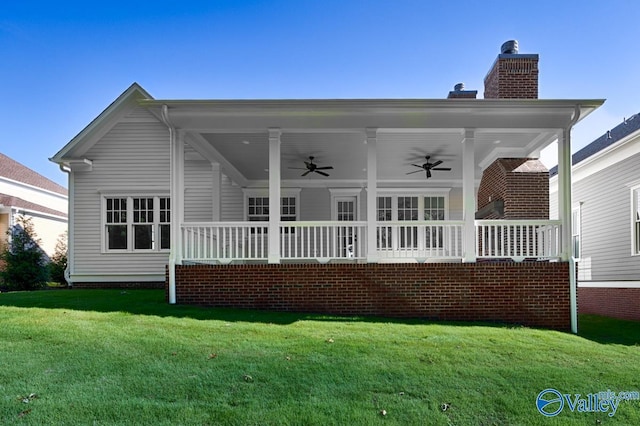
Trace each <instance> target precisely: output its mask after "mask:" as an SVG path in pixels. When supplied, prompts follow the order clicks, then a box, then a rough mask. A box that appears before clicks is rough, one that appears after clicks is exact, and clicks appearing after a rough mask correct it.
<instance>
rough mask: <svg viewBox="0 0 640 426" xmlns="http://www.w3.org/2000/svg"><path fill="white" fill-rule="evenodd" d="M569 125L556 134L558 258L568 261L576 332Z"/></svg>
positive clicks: (573, 323) (571, 303) (570, 294)
mask: <svg viewBox="0 0 640 426" xmlns="http://www.w3.org/2000/svg"><path fill="white" fill-rule="evenodd" d="M571 204H572V203H571V127H568V128H566V129H562V132H561V133H559V134H558V218H559V219H560V221H561V228H560V260H562V261H565V262H568V263H569V300H570V310H571V331H572V332H573V333H577V332H578V300H577V299H578V297H577V296H578V288H577V287H578V284H577V280H576V262H575V260H574V258H573V248H572V244H571V219H572V217H571V216H572V215H571V208H572V205H571Z"/></svg>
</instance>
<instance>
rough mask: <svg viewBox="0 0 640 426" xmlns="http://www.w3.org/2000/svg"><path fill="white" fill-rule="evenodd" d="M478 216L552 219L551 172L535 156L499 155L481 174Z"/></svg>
mask: <svg viewBox="0 0 640 426" xmlns="http://www.w3.org/2000/svg"><path fill="white" fill-rule="evenodd" d="M477 202H478V208H479V210H478V211H477V212H476V219H544V220H547V219H549V171H548V170H547V168H546V167H545V166H544V164H542V163H541V162H540V160H537V159H534V158H499V159H497V160H496V161H494V162H493V163H492V164H491V165H490V166H489V167H487V168H486V169H485V170H484V172H483V173H482V180H481V181H480V186H479V187H478V195H477Z"/></svg>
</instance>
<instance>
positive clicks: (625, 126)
mask: <svg viewBox="0 0 640 426" xmlns="http://www.w3.org/2000/svg"><path fill="white" fill-rule="evenodd" d="M638 130H640V113H638V114H634V115H632V116H631V117H629V118H627V119H625V120H624V121H623V122H622V123H620V124H618V125H617V126H616V127H614V128H613V129H611V130H608V131H607V132H606V133H605V134H603V135H602V136H600V137H599V138H598V139H596V140H594V141H593V142H591V143H590V144H589V145H587V146H585V147H584V148H582V149H581V150H579V151H578V152H576V153H575V154H573V155H572V156H571V164H572V165H573V166H575V165H576V164H578V163H580V162H581V161H584V160H586V159H587V158H589V157H591V156H593V155H595V154H597V153H598V152H600V151H602V150H604V149H605V148H608V147H610V146H612V145H614V144H615V143H616V142H618V141H620V140H622V139H624V138H626V137H627V136H629V135H630V134H632V133H634V132H636V131H638ZM557 174H558V166H554V167H552V168H551V170H549V177H552V176H555V175H557Z"/></svg>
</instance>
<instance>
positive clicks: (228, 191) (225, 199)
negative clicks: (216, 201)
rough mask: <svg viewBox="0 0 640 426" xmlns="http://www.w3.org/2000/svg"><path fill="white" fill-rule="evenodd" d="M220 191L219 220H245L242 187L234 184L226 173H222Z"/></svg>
mask: <svg viewBox="0 0 640 426" xmlns="http://www.w3.org/2000/svg"><path fill="white" fill-rule="evenodd" d="M221 193H222V203H221V206H220V210H221V211H220V220H221V221H223V222H234V221H242V220H246V218H245V217H244V194H243V192H242V189H241V188H240V187H239V186H237V185H234V184H233V183H232V182H231V179H229V177H228V176H226V175H222V190H221Z"/></svg>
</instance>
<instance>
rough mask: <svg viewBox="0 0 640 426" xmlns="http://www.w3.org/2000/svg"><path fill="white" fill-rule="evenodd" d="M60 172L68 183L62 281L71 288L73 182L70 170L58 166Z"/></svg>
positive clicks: (60, 165)
mask: <svg viewBox="0 0 640 426" xmlns="http://www.w3.org/2000/svg"><path fill="white" fill-rule="evenodd" d="M58 167H60V171H61V172H62V173H66V174H67V182H68V183H69V200H68V201H67V267H66V268H64V279H65V281H67V284H68V285H69V287H73V281H71V271H73V270H75V267H74V266H75V256H74V250H73V240H74V235H75V232H74V222H73V217H74V214H73V200H74V199H73V188H74V186H73V180H72V179H71V169H68V168H66V167H64V165H63V164H59V165H58Z"/></svg>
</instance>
